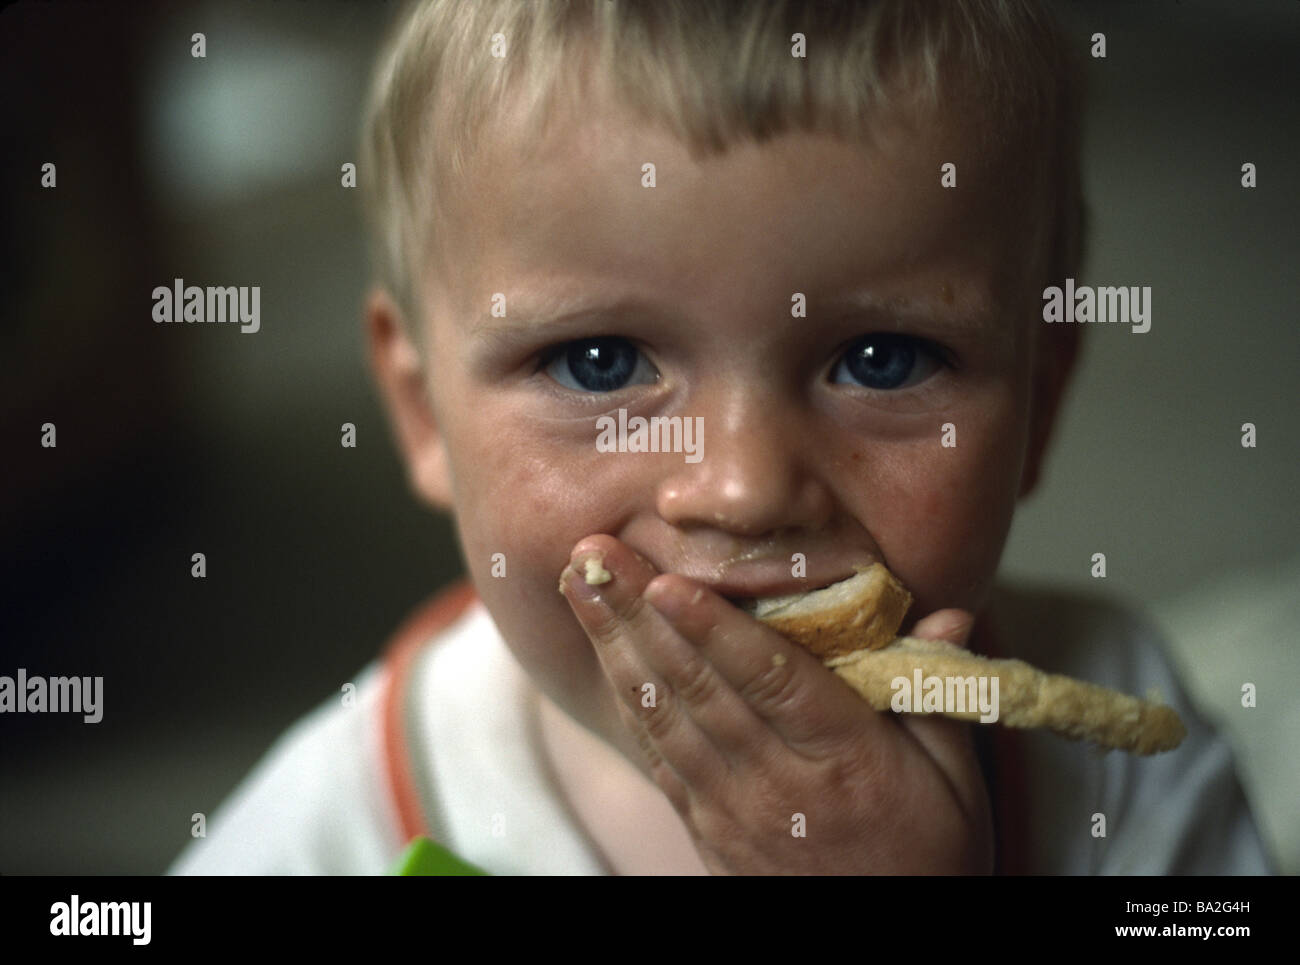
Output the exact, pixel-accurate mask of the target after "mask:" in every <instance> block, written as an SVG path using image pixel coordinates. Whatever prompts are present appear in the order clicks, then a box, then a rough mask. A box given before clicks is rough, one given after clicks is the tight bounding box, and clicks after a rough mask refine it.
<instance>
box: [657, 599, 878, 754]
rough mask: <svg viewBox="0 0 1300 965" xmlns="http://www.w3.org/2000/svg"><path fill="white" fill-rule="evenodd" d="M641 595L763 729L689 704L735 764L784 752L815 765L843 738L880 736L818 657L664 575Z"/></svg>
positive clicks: (873, 719) (871, 715)
mask: <svg viewBox="0 0 1300 965" xmlns="http://www.w3.org/2000/svg"><path fill="white" fill-rule="evenodd" d="M645 596H646V599H647V600H649V601H650V604H651V605H652V606H654V607H655V608H656V609H657V610H659V611H660V612H661V613H663V614H664V616H665V618H666V619H668V620H670V621H671V622H672V625H673V626H674V627H675V628H676V629H677V630H678V632H679V633H680V634H681V635H682V636H683V637H684V638H685V639H686V640H688V641H690V642H691V643H692V644H693V645H694V647H695V649H696V650H697V651H698V652H699V653H700V655H701V656H702V657H703V659H704V660H705V661H706V662H707V663H708V664H709V665H710V666H711V667H713V668H714V669H715V670H716V672H717V673H718V674H719V675H720V677H721V678H722V681H723V682H724V683H725V684H726V685H727V687H728V688H729V689H730V690H732V691H734V693H735V694H737V695H738V696H739V697H740V698H741V699H742V700H743V702H744V704H745V705H747V706H748V707H749V708H750V709H751V711H752V713H753V715H754V717H755V719H756V721H758V722H761V723H762V724H763V725H765V727H762V728H759V729H754V728H745V729H740V728H736V729H727V728H725V727H723V726H721V725H720V724H717V723H715V721H714V718H713V717H712V716H711V715H709V714H708V708H707V707H699V708H697V706H696V705H695V704H694V703H693V704H692V707H691V713H692V716H695V717H696V718H697V720H701V721H702V722H704V721H706V720H707V721H708V723H707V724H706V725H705V726H706V732H707V733H709V734H710V736H711V737H712V738H713V739H714V741H715V743H717V745H718V747H719V749H720V750H721V751H722V752H723V753H724V754H726V755H728V756H729V757H731V758H732V759H733V760H736V761H738V762H745V763H748V764H758V763H762V761H763V760H764V759H766V757H767V756H768V755H771V754H772V753H774V752H777V751H779V750H783V749H786V748H789V749H793V750H795V751H797V752H799V753H801V754H803V755H805V756H807V757H810V758H817V759H820V758H823V757H825V756H826V755H827V754H828V753H833V752H834V751H835V750H837V749H838V748H840V747H842V746H843V742H844V741H845V740H851V741H857V742H860V741H861V740H862V737H863V734H864V731H866V732H868V733H871V732H872V731H873V729H879V731H877V732H878V733H879V732H882V731H883V729H884V727H885V722H884V720H883V719H882V718H881V717H880V716H879V715H877V714H876V713H875V712H874V711H873V710H871V709H870V708H869V707H868V706H867V705H866V704H864V703H863V702H862V700H861V699H860V698H859V697H858V696H857V695H856V694H855V693H853V691H852V690H850V689H849V688H848V687H847V686H845V685H844V684H843V682H842V681H839V680H837V679H836V678H835V676H834V675H833V674H831V673H829V672H827V670H826V669H825V668H824V667H823V666H822V665H821V662H820V661H819V660H817V658H816V657H814V656H812V654H810V653H808V652H807V651H806V650H804V649H803V648H802V647H799V646H797V645H795V644H792V643H791V642H790V641H788V640H786V639H785V638H784V637H783V636H781V635H780V634H779V633H777V632H776V631H775V630H773V629H771V628H770V627H767V626H764V625H763V624H762V623H759V622H758V621H756V620H755V619H754V618H753V617H751V616H750V615H749V614H747V613H744V612H742V611H741V610H738V609H737V608H736V607H734V606H733V605H732V604H731V603H729V602H728V601H727V600H725V599H723V598H722V597H720V596H718V595H717V594H716V593H714V592H712V591H711V590H709V589H708V588H707V587H703V586H700V585H699V584H697V583H695V582H694V581H692V580H689V579H687V578H686V577H683V576H678V575H675V574H665V575H663V576H660V577H658V578H656V579H655V580H653V581H652V582H651V583H650V585H649V586H648V587H647V589H646V593H645ZM764 731H765V732H764Z"/></svg>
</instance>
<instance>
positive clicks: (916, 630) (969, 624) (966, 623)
mask: <svg viewBox="0 0 1300 965" xmlns="http://www.w3.org/2000/svg"><path fill="white" fill-rule="evenodd" d="M974 626H975V615H974V614H973V613H970V612H968V611H966V610H935V611H934V612H933V613H931V614H930V615H929V616H928V617H926V618H925V619H924V620H918V621H917V624H916V626H915V627H913V628H912V632H911V633H910V634H908V635H909V636H912V637H917V638H919V639H921V640H945V641H947V642H948V643H953V644H956V645H957V646H959V647H964V646H966V643H967V641H968V640H969V639H970V632H971V629H972V628H973V627H974Z"/></svg>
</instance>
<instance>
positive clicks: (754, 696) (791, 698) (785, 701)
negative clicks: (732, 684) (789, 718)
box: [740, 661, 804, 712]
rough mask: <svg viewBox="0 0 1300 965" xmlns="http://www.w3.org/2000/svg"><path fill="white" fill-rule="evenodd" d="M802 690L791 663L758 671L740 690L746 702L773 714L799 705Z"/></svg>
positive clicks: (774, 665) (773, 665)
mask: <svg viewBox="0 0 1300 965" xmlns="http://www.w3.org/2000/svg"><path fill="white" fill-rule="evenodd" d="M803 693H804V689H803V687H802V685H801V684H800V681H799V676H798V674H796V673H795V672H794V669H793V665H792V663H791V662H789V661H787V662H786V663H783V664H781V665H780V666H777V665H776V664H772V665H770V666H768V667H765V668H764V669H763V670H761V671H759V672H758V673H757V674H755V675H754V676H753V677H751V678H750V679H749V681H748V682H746V683H745V685H744V686H742V687H741V688H740V695H741V697H743V698H744V699H745V700H746V701H749V702H751V703H755V704H758V705H759V706H761V707H764V708H766V709H768V710H770V711H773V712H780V711H783V710H785V709H787V708H790V707H792V706H793V705H796V704H798V703H799V701H800V700H801V699H802V697H803Z"/></svg>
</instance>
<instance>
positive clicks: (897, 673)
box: [826, 637, 1187, 754]
mask: <svg viewBox="0 0 1300 965" xmlns="http://www.w3.org/2000/svg"><path fill="white" fill-rule="evenodd" d="M826 666H828V667H830V668H831V669H832V670H834V671H835V673H836V675H837V676H839V678H840V679H841V680H843V681H845V682H846V683H847V684H848V685H849V686H850V687H852V688H853V689H854V690H856V691H857V692H858V693H859V694H860V695H861V696H862V697H863V698H864V699H865V700H866V701H867V703H869V704H870V705H871V706H872V707H874V708H875V709H876V710H890V709H891V702H892V700H893V697H894V694H895V692H896V691H895V688H894V687H893V681H894V680H895V679H896V678H898V677H903V678H906V679H907V680H909V681H910V680H911V679H912V677H913V672H914V671H915V670H917V669H919V670H920V671H921V674H922V676H925V677H929V676H935V677H980V676H987V677H994V676H996V677H997V678H998V691H999V695H998V696H999V699H998V720H997V723H999V724H1004V725H1006V726H1007V727H1025V728H1031V727H1046V728H1047V729H1049V730H1051V731H1052V732H1053V733H1055V734H1059V735H1061V736H1062V737H1067V738H1070V739H1071V740H1086V741H1092V742H1094V743H1096V744H1099V745H1101V746H1102V747H1107V748H1114V749H1117V750H1124V751H1130V752H1132V753H1134V754H1155V753H1159V752H1160V751H1168V750H1173V749H1174V748H1175V747H1177V746H1178V745H1179V744H1180V743H1182V740H1183V738H1184V737H1186V736H1187V728H1186V727H1184V726H1183V722H1182V719H1181V718H1179V716H1178V713H1177V711H1175V710H1174V709H1173V708H1172V707H1167V706H1165V705H1163V704H1157V703H1153V702H1152V701H1149V700H1141V699H1139V698H1137V697H1130V696H1129V695H1128V694H1123V693H1120V692H1119V691H1116V690H1109V689H1107V688H1105V687H1099V686H1097V685H1096V684H1090V683H1086V682H1084V681H1082V680H1075V679H1074V678H1072V677H1066V676H1063V675H1061V674H1049V673H1044V672H1043V671H1041V670H1038V669H1037V668H1035V667H1032V666H1030V665H1029V664H1027V663H1025V662H1024V661H1023V660H993V659H989V658H987V657H981V656H979V655H978V654H974V653H971V652H970V651H968V650H965V649H963V648H962V647H958V646H956V645H954V644H951V643H948V642H946V641H943V640H919V639H916V638H914V637H900V638H898V639H897V640H895V641H894V642H893V643H891V644H890V645H889V646H887V647H885V648H883V649H880V650H861V651H858V652H857V653H852V654H848V655H847V656H841V657H836V658H833V659H831V660H827V661H826ZM942 713H943V714H944V716H945V717H953V718H956V719H958V720H970V721H978V720H979V716H980V715H979V712H978V711H966V712H963V713H958V712H956V711H954V712H946V711H945V712H942Z"/></svg>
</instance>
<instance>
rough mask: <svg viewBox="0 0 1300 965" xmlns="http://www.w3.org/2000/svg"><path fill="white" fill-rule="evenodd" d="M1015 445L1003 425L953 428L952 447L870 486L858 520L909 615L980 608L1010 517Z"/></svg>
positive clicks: (975, 422)
mask: <svg viewBox="0 0 1300 965" xmlns="http://www.w3.org/2000/svg"><path fill="white" fill-rule="evenodd" d="M963 429H964V430H965V431H964V432H963ZM1018 438H1019V433H1018V432H1017V430H1016V428H1015V426H1014V425H1012V424H1010V423H1009V422H1008V421H1005V420H980V419H978V418H971V419H969V420H967V421H966V422H965V423H964V424H963V423H961V422H958V423H957V436H956V445H955V446H952V447H941V446H940V445H939V443H938V441H937V440H936V442H935V444H934V446H932V447H927V448H926V449H925V450H924V451H923V452H922V453H919V454H917V455H915V456H914V457H913V458H912V459H911V460H909V461H908V462H907V463H905V464H902V465H899V466H897V467H896V470H895V472H894V474H893V475H892V476H891V477H890V478H889V479H887V480H884V479H882V480H880V481H879V483H878V485H876V486H873V487H872V490H873V492H874V494H875V495H874V498H873V497H871V496H867V498H866V501H865V503H864V505H863V513H862V515H861V516H860V517H859V518H860V519H861V520H863V521H864V522H865V523H866V524H867V525H868V526H869V527H870V528H871V530H872V536H873V538H874V539H875V541H876V542H877V543H878V544H879V546H880V549H881V551H882V553H883V554H884V556H885V559H886V561H888V563H889V565H890V568H891V569H892V570H893V571H894V572H895V574H896V575H897V576H898V577H899V579H900V580H902V581H903V583H904V584H905V585H907V586H908V588H909V589H910V590H911V592H912V594H913V596H914V597H915V603H914V604H913V608H912V612H913V613H914V614H923V613H926V612H929V611H931V610H935V609H941V608H945V607H961V608H964V609H965V608H972V607H976V606H978V604H979V603H980V602H981V601H982V598H983V596H984V594H985V593H986V592H987V589H988V587H989V586H990V585H991V583H992V579H993V575H994V573H995V571H996V569H997V565H998V560H999V558H1000V556H1001V553H1002V548H1003V546H1004V544H1005V542H1006V537H1007V533H1008V531H1009V529H1010V525H1011V519H1012V515H1013V513H1014V510H1015V499H1016V492H1017V483H1018V479H1019V467H1020V461H1021V459H1020V448H1019V445H1018Z"/></svg>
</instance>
